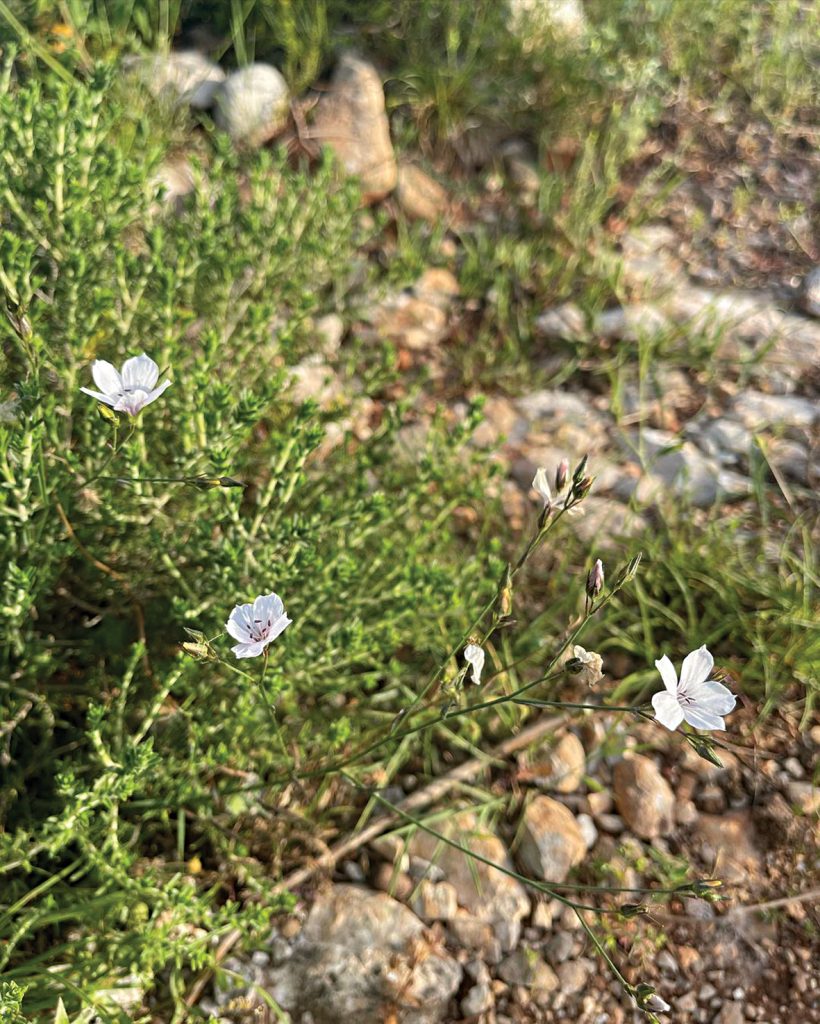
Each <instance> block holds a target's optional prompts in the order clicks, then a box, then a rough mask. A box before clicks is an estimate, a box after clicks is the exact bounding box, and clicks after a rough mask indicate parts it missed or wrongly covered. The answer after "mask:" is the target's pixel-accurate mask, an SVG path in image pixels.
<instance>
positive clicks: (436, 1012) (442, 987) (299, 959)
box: [269, 885, 461, 1024]
mask: <svg viewBox="0 0 820 1024" xmlns="http://www.w3.org/2000/svg"><path fill="white" fill-rule="evenodd" d="M460 983H461V968H460V967H459V965H458V964H457V963H456V961H455V960H453V958H452V957H451V956H449V955H448V954H447V953H446V952H445V951H444V950H443V949H442V948H441V947H440V946H439V945H437V944H433V943H431V942H430V941H429V940H428V938H427V934H426V931H425V928H424V926H423V924H422V923H421V921H419V919H418V918H417V917H416V916H415V914H413V913H412V911H410V910H408V909H407V907H405V906H404V905H403V904H401V903H399V902H398V901H397V900H394V899H393V898H392V897H390V896H388V895H387V894H386V893H373V892H369V891H368V890H366V889H362V888H359V887H357V886H354V885H337V886H334V887H333V888H332V889H330V890H329V891H328V892H326V893H325V894H324V895H322V896H320V897H319V898H318V899H317V901H316V902H315V903H314V905H313V907H312V908H311V911H310V914H309V915H308V918H307V921H306V922H305V926H304V928H303V929H302V931H301V933H300V934H299V936H298V937H297V939H296V940H295V942H294V944H293V947H292V950H291V951H290V955H289V956H288V957H287V958H286V959H284V962H282V963H281V964H280V965H279V966H278V967H276V968H275V969H274V970H273V971H272V973H271V978H270V982H269V988H270V991H271V994H272V996H273V998H274V999H275V1000H276V1001H277V1002H278V1003H279V1004H280V1005H281V1006H282V1007H283V1008H284V1009H285V1010H287V1011H289V1012H290V1013H291V1014H292V1015H293V1019H294V1020H299V1019H301V1016H302V1015H308V1014H309V1015H310V1019H311V1020H312V1021H313V1022H314V1024H342V1022H346V1021H353V1022H355V1024H383V1022H384V1021H386V1020H391V1021H394V1022H395V1024H437V1022H439V1021H443V1020H444V1019H445V1016H446V1014H447V1007H448V1003H449V1002H450V999H451V998H452V996H453V995H454V994H455V992H456V990H457V989H458V987H459V984H460Z"/></svg>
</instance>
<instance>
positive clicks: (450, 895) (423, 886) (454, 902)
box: [410, 878, 458, 924]
mask: <svg viewBox="0 0 820 1024" xmlns="http://www.w3.org/2000/svg"><path fill="white" fill-rule="evenodd" d="M410 907H411V909H412V911H413V913H414V914H418V916H419V917H420V918H421V919H422V921H426V922H427V923H428V924H429V923H430V922H432V921H451V920H452V919H453V918H454V917H455V916H456V912H457V911H458V894H457V893H456V890H455V888H454V886H452V885H450V883H449V882H430V881H428V880H427V879H426V878H424V879H422V881H421V882H419V885H418V888H417V889H416V891H415V892H414V893H413V897H412V899H411V900H410Z"/></svg>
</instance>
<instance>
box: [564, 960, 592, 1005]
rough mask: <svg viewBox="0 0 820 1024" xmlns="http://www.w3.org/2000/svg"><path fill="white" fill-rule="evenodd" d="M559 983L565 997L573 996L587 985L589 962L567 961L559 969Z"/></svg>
mask: <svg viewBox="0 0 820 1024" xmlns="http://www.w3.org/2000/svg"><path fill="white" fill-rule="evenodd" d="M557 973H558V983H559V986H560V988H561V992H562V993H563V994H564V995H568V996H573V995H575V994H576V993H578V992H580V991H581V989H582V988H583V987H584V985H586V983H587V978H588V976H589V968H588V966H587V961H584V960H567V961H566V962H565V963H562V964H560V965H559V967H558V972H557Z"/></svg>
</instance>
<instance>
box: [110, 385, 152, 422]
mask: <svg viewBox="0 0 820 1024" xmlns="http://www.w3.org/2000/svg"><path fill="white" fill-rule="evenodd" d="M150 401H151V399H150V398H149V397H148V392H147V391H143V390H142V389H141V388H137V389H136V390H135V391H127V392H124V393H123V394H121V395H120V396H119V397H118V398H117V401H116V404H115V405H114V408H115V409H116V411H117V412H127V413H128V415H129V416H136V415H137V413H138V412H142V410H143V409H144V408H145V406H146V405H148V403H149V402H150Z"/></svg>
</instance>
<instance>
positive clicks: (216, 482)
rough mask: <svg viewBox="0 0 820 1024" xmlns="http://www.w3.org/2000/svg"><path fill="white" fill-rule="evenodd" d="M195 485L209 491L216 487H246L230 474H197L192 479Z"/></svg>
mask: <svg viewBox="0 0 820 1024" xmlns="http://www.w3.org/2000/svg"><path fill="white" fill-rule="evenodd" d="M190 482H191V483H192V484H193V485H194V487H198V488H199V490H201V491H208V490H211V489H212V488H215V487H244V486H245V485H244V484H243V483H242V482H241V481H240V480H234V478H233V477H230V476H197V477H194V478H193V479H192V480H191V481H190Z"/></svg>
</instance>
